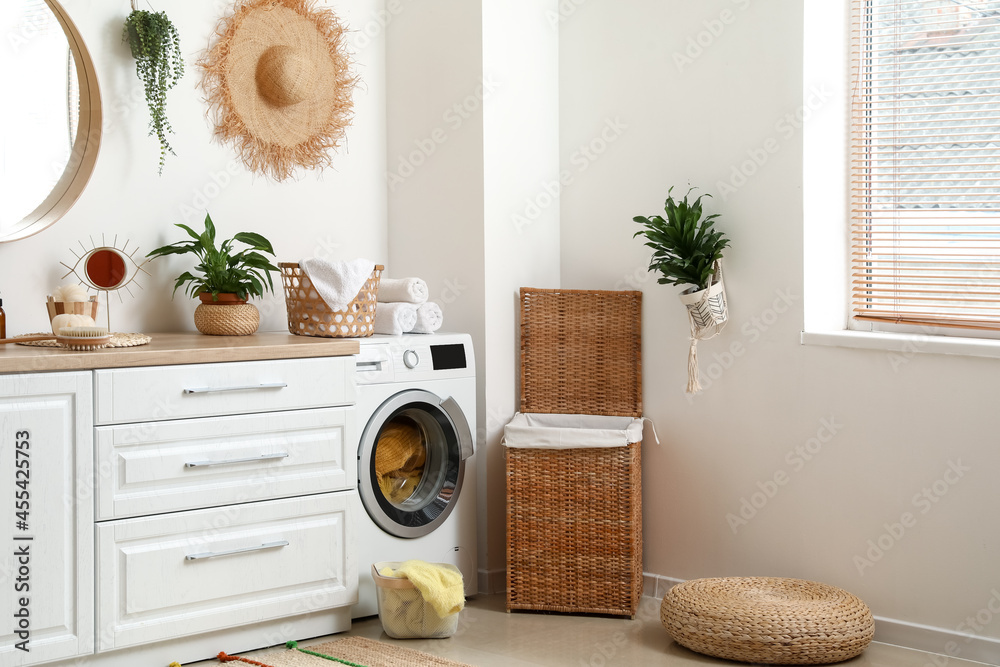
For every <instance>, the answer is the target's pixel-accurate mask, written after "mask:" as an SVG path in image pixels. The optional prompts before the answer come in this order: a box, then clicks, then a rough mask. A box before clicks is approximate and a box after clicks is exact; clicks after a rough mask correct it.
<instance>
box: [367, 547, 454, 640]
mask: <svg viewBox="0 0 1000 667" xmlns="http://www.w3.org/2000/svg"><path fill="white" fill-rule="evenodd" d="M401 564H402V563H397V562H381V563H374V564H372V579H374V580H375V592H376V599H377V600H378V617H379V619H380V620H381V621H382V629H383V630H384V631H385V634H387V635H389V636H390V637H392V638H393V639H415V638H423V639H439V638H443V637H451V636H452V635H453V634H455V631H456V630H458V615H459V613H461V612H455V613H454V614H450V615H448V616H445V617H444V618H441V617H440V616H438V615H437V612H436V611H434V607H433V606H431V605H430V604H428V603H427V602H424V598H423V596H422V595H421V594H420V591H418V590H417V588H416V586H414V585H413V584H412V583H411V582H410V580H409V579H405V578H401V577H383V576H382V575H381V574H379V572H380V571H381V570H383V569H384V568H387V567H388V568H391V569H392V570H396V569H397V568H398V567H399V566H400V565H401ZM434 565H438V566H440V567H444V568H447V569H449V570H453V571H455V572H458V573H459V574H461V571H460V570H459V569H458V568H457V567H455V566H454V565H449V564H447V563H434Z"/></svg>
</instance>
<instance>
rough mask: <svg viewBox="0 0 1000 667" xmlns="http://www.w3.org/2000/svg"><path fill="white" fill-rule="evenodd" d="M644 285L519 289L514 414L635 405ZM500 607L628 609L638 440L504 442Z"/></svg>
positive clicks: (638, 567)
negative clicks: (571, 444)
mask: <svg viewBox="0 0 1000 667" xmlns="http://www.w3.org/2000/svg"><path fill="white" fill-rule="evenodd" d="M641 306H642V293H641V292H633V291H627V292H610V291H582V290H544V289H528V288H522V289H521V373H520V376H521V407H520V411H521V412H522V413H560V414H585V415H617V416H631V417H641V416H642V356H641ZM504 457H505V461H506V476H507V611H511V610H533V611H557V612H572V613H593V614H609V615H615V616H629V617H634V616H635V614H636V611H637V609H638V605H639V598H640V596H641V595H642V466H641V443H640V442H636V443H633V444H630V445H628V446H625V447H597V448H588V449H516V448H510V447H505V448H504Z"/></svg>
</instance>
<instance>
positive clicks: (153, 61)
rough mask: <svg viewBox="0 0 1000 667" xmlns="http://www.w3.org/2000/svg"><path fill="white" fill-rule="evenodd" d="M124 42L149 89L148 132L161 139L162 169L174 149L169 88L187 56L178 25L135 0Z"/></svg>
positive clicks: (178, 77)
mask: <svg viewBox="0 0 1000 667" xmlns="http://www.w3.org/2000/svg"><path fill="white" fill-rule="evenodd" d="M122 41H127V42H128V44H129V48H130V49H131V50H132V57H133V58H135V73H136V74H137V75H138V77H139V79H140V80H141V81H142V85H143V87H144V88H145V91H146V104H147V106H149V133H150V134H151V135H152V134H155V135H156V138H157V139H159V141H160V169H159V173H160V174H163V164H164V162H166V159H167V151H169V152H170V153H171V154H173V155H176V153H174V149H173V148H171V147H170V142H168V141H167V133H168V132H170V133H171V134H172V133H173V131H174V129H173V128H172V127H171V126H170V121H168V120H167V91H168V90H170V89H171V88H173V87H174V86H176V85H177V82H178V81H180V78H181V76H183V75H184V56H183V54H181V45H180V38H179V36H178V34H177V28H175V27H174V24H173V23H171V22H170V19H168V18H167V15H166V13H164V12H149V11H145V10H137V9H136V8H135V0H133V2H132V13H131V14H129V15H128V17H127V18H126V19H125V26H124V28H123V29H122Z"/></svg>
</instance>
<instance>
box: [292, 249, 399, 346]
mask: <svg viewBox="0 0 1000 667" xmlns="http://www.w3.org/2000/svg"><path fill="white" fill-rule="evenodd" d="M278 268H280V269H281V284H282V285H283V286H284V289H285V307H286V309H287V311H288V331H289V332H291V333H293V334H296V335H299V336H321V337H324V338H366V337H368V336H371V335H372V334H373V333H375V329H374V327H375V306H376V301H377V298H378V283H379V278H380V277H381V275H382V270H383V269H384V268H385V267H384V266H382V265H381V264H376V265H375V269H374V270H373V271H372V274H371V276H370V277H369V278H368V280H367V282H365V285H364V287H362V288H361V291H360V292H358V295H357V296H356V297H355V298H354V300H353V301H351V303H349V304H348V306H347V309H346V310H338V311H334V310H331V309H330V307H329V306H327V305H326V302H325V301H323V299H322V298H321V297H320V295H319V294H318V293H317V292H316V290H315V289H314V288H313V285H312V283H311V282H309V276H307V275H306V274H305V271H303V270H302V269H301V268H300V267H299V265H298V262H281V263H279V264H278Z"/></svg>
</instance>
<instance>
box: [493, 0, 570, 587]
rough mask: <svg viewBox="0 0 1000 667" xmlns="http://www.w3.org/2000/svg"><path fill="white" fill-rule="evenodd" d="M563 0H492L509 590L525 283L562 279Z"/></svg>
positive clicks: (501, 511)
mask: <svg viewBox="0 0 1000 667" xmlns="http://www.w3.org/2000/svg"><path fill="white" fill-rule="evenodd" d="M557 5H558V2H557V0H544V1H543V2H540V1H539V0H486V1H485V2H483V72H484V77H485V78H486V79H487V80H489V81H490V82H491V83H492V84H493V87H494V88H495V91H494V93H493V94H492V95H490V96H489V97H488V98H487V99H486V106H485V113H484V120H483V122H484V134H485V144H484V145H485V150H484V152H485V156H484V177H485V195H486V197H485V204H486V206H485V213H486V220H485V223H486V234H485V241H486V248H487V252H486V263H485V267H484V268H485V272H486V292H485V304H486V353H485V356H486V369H485V370H486V372H485V375H484V376H483V377H482V380H483V382H484V384H485V386H484V390H485V400H486V406H487V410H486V415H485V423H484V424H483V430H482V431H481V436H480V453H481V456H482V457H483V458H481V459H480V465H482V463H483V461H485V462H486V463H487V466H486V472H485V474H486V477H485V478H484V481H485V484H483V487H485V493H484V494H483V496H482V500H481V506H482V507H483V508H485V513H483V516H484V518H485V522H484V524H483V527H486V528H488V532H487V531H481V535H480V537H481V540H482V541H481V547H480V550H481V551H482V550H485V552H486V558H485V559H484V558H480V562H481V563H482V564H483V568H484V569H485V572H484V575H486V578H483V579H482V580H481V582H480V590H483V591H490V592H501V591H503V590H505V581H504V580H503V578H502V576H501V575H502V574H503V572H504V569H505V567H506V542H505V525H506V523H505V522H506V512H505V498H506V483H505V476H504V461H503V452H502V448H501V446H500V438H501V436H502V435H503V427H504V425H505V424H506V423H507V422H508V421H510V418H511V417H512V416H513V415H514V412H515V411H516V410H517V408H518V394H517V385H516V381H517V377H516V375H517V371H516V369H517V368H518V367H519V356H518V355H519V352H518V343H519V335H518V330H517V323H518V313H519V308H520V304H519V299H518V293H519V288H520V287H558V286H559V194H560V190H561V189H562V186H561V184H560V183H559V49H558V45H559V41H558V35H559V33H558V22H557V21H553V20H551V17H552V16H554V15H556V11H557Z"/></svg>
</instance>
